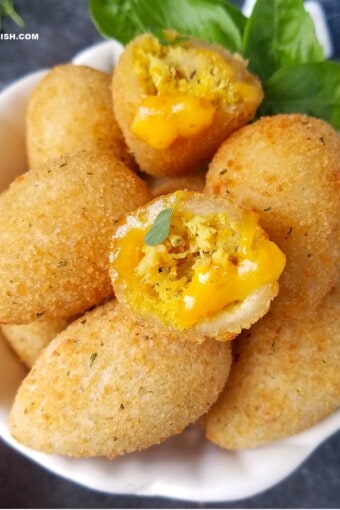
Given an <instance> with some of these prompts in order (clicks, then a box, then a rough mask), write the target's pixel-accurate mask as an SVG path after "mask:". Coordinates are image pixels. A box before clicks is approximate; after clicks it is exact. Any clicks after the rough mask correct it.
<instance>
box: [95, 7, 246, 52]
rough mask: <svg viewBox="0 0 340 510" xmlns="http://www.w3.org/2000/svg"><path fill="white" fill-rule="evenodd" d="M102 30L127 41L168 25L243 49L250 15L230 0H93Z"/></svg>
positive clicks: (170, 27)
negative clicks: (244, 33) (246, 14)
mask: <svg viewBox="0 0 340 510" xmlns="http://www.w3.org/2000/svg"><path fill="white" fill-rule="evenodd" d="M90 14H91V17H92V19H93V21H94V23H95V25H96V26H97V28H98V30H99V31H100V32H101V33H102V34H103V35H104V36H107V37H115V38H116V39H118V40H119V41H121V42H122V43H123V44H126V43H127V42H129V41H130V40H131V39H133V38H134V37H136V36H137V35H138V34H141V33H144V32H151V33H153V34H155V35H156V36H157V37H158V36H159V35H160V34H161V33H162V31H163V30H164V29H173V30H176V31H177V32H179V33H180V34H185V35H193V36H195V37H198V38H200V39H203V40H206V41H208V42H211V43H215V44H220V45H222V46H225V47H227V48H229V49H230V50H231V51H239V50H240V49H241V43H242V33H243V29H244V26H245V22H246V18H245V17H244V16H243V15H242V13H241V12H240V11H239V10H238V9H237V8H236V7H234V6H233V5H232V4H231V3H229V2H228V1H226V0H90Z"/></svg>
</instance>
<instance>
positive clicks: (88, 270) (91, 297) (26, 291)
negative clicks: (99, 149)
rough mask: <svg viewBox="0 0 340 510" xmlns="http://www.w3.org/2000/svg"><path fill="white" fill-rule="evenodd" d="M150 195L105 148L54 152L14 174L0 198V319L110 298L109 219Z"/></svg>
mask: <svg viewBox="0 0 340 510" xmlns="http://www.w3.org/2000/svg"><path fill="white" fill-rule="evenodd" d="M149 197H150V195H149V192H148V190H147V188H146V185H145V183H144V182H143V181H142V180H141V179H139V177H137V176H136V175H135V174H134V173H133V172H132V171H131V170H129V169H128V168H127V167H126V166H125V165H124V164H123V163H121V162H120V161H118V160H117V159H116V158H114V157H113V156H112V155H111V154H108V153H100V154H99V153H98V154H97V153H90V152H85V151H82V152H79V153H76V154H73V155H66V156H60V157H59V158H56V159H54V160H51V161H49V162H48V163H47V164H44V165H42V166H40V167H38V168H36V169H33V170H30V171H29V172H27V173H25V174H23V175H21V176H20V177H18V178H17V179H16V180H15V181H14V182H13V183H12V184H11V185H10V187H9V188H8V190H6V191H5V192H4V193H3V194H2V195H1V196H0V218H1V221H0V253H1V257H0V282H1V285H0V323H4V324H6V323H8V324H22V323H30V322H34V321H36V320H41V321H46V320H49V319H55V318H68V317H70V316H72V315H76V314H78V313H83V312H84V311H86V310H87V309H88V308H90V307H92V306H93V305H95V304H98V303H100V302H102V301H103V299H105V298H107V297H109V296H110V295H112V287H111V283H110V278H109V274H108V256H109V240H110V237H111V233H112V230H113V226H114V223H115V221H116V220H118V218H119V217H120V216H121V215H122V214H123V213H124V212H127V211H130V210H133V209H134V208H136V207H137V206H139V205H141V204H143V203H145V202H147V201H148V200H149Z"/></svg>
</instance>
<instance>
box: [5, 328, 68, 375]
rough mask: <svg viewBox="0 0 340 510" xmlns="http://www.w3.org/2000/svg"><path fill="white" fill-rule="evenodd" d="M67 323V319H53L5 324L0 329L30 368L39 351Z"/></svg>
mask: <svg viewBox="0 0 340 510" xmlns="http://www.w3.org/2000/svg"><path fill="white" fill-rule="evenodd" d="M68 323H69V321H68V320H67V319H54V320H50V321H45V322H39V321H36V322H32V323H31V324H19V325H15V324H7V325H4V326H1V331H2V333H3V335H4V337H5V338H6V340H7V341H8V343H9V344H10V346H11V347H12V349H13V350H14V352H15V353H16V354H17V356H18V357H19V359H20V360H21V361H22V362H23V363H25V365H26V366H27V367H28V368H31V367H32V366H33V365H34V363H35V362H36V360H37V359H38V357H39V355H40V353H41V351H42V350H43V349H44V348H45V347H46V345H48V344H49V343H50V341H51V340H53V338H54V337H56V336H57V334H58V333H60V331H62V330H63V329H65V328H66V326H67V324H68Z"/></svg>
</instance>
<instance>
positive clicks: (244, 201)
mask: <svg viewBox="0 0 340 510" xmlns="http://www.w3.org/2000/svg"><path fill="white" fill-rule="evenodd" d="M339 154H340V137H339V135H338V134H337V133H336V132H335V131H334V130H333V128H332V127H331V126H330V125H328V124H327V123H326V122H324V121H322V120H319V119H315V118H312V117H308V116H306V115H295V114H292V115H276V116H273V117H265V118H262V119H260V120H258V121H257V122H255V123H253V124H251V125H249V126H246V127H244V128H242V129H241V130H239V131H238V132H237V133H235V134H233V135H232V136H231V137H230V138H229V139H228V140H226V141H225V143H224V144H223V145H222V146H221V147H220V148H219V150H218V151H217V153H216V155H215V156H214V158H213V160H212V162H211V164H210V167H209V171H208V174H207V184H206V188H205V191H206V192H208V193H212V194H215V195H218V196H223V197H227V198H228V200H230V201H232V202H234V203H236V204H238V205H241V206H242V207H244V208H245V209H251V210H254V211H256V212H257V213H258V214H259V215H260V223H261V225H262V227H263V228H264V229H265V231H266V232H267V234H268V235H269V237H270V238H271V239H272V240H273V241H274V242H275V243H277V245H278V246H279V247H280V248H281V250H282V251H283V252H284V253H285V255H286V256H287V266H286V269H285V271H284V273H283V275H282V278H281V279H280V293H279V296H278V297H277V299H276V300H275V302H274V303H273V306H274V308H279V309H280V313H283V314H285V316H287V317H293V316H294V317H295V316H297V315H299V316H302V315H304V314H306V313H313V312H314V310H315V308H316V306H317V305H318V304H319V303H320V301H321V300H322V298H323V296H325V295H326V293H327V292H329V290H330V289H331V288H332V286H333V285H334V284H335V282H336V281H337V278H338V276H339V267H340V264H339V257H340V235H339V218H340V194H339V177H340V158H339Z"/></svg>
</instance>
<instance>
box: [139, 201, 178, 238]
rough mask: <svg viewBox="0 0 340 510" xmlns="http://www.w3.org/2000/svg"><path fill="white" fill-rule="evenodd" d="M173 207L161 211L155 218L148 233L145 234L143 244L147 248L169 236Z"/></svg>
mask: <svg viewBox="0 0 340 510" xmlns="http://www.w3.org/2000/svg"><path fill="white" fill-rule="evenodd" d="M172 212H173V207H168V208H166V209H163V210H162V211H161V212H160V213H159V214H158V215H157V217H156V219H155V222H154V224H153V225H152V227H151V229H150V230H149V232H147V233H146V234H145V237H144V242H145V244H147V245H149V246H156V245H157V244H160V243H162V242H163V241H164V240H165V239H166V238H167V237H168V235H169V232H170V223H171V216H172Z"/></svg>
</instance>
